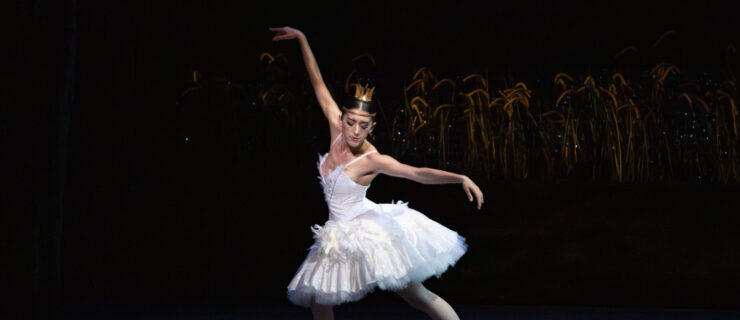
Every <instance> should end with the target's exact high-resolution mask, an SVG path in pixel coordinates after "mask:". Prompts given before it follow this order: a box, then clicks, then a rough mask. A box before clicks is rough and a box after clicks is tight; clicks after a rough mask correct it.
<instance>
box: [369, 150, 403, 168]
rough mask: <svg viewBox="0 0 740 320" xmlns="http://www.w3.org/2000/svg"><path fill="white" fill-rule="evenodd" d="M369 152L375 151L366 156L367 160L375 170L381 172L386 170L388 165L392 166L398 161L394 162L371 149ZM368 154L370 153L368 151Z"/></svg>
mask: <svg viewBox="0 0 740 320" xmlns="http://www.w3.org/2000/svg"><path fill="white" fill-rule="evenodd" d="M371 151H376V152H373V153H371V154H368V155H367V158H368V160H370V162H372V163H373V166H374V167H375V169H376V170H381V169H383V168H386V167H388V166H390V165H393V164H395V163H398V161H396V159H394V158H393V157H391V156H390V155H387V154H382V153H380V151H378V150H377V149H375V148H373V149H372V150H371ZM368 152H370V151H368Z"/></svg>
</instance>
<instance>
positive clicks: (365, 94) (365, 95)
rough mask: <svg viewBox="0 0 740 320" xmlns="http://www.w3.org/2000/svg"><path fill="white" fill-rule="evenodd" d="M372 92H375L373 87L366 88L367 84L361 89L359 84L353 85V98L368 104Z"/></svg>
mask: <svg viewBox="0 0 740 320" xmlns="http://www.w3.org/2000/svg"><path fill="white" fill-rule="evenodd" d="M373 91H375V87H372V88H368V86H367V84H366V85H365V86H364V87H363V86H361V85H360V84H355V98H357V99H359V100H361V101H365V102H370V100H371V99H372V97H373Z"/></svg>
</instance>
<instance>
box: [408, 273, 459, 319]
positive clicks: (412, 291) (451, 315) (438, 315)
mask: <svg viewBox="0 0 740 320" xmlns="http://www.w3.org/2000/svg"><path fill="white" fill-rule="evenodd" d="M396 293H398V295H400V296H401V298H403V300H406V302H408V303H409V304H410V305H411V306H412V307H414V308H416V309H418V310H420V311H422V312H424V313H426V314H427V315H429V316H430V317H432V319H434V320H459V319H460V317H458V316H457V313H455V310H453V309H452V307H451V306H450V304H448V303H447V301H445V300H444V299H442V298H440V297H439V296H437V295H436V294H434V293H433V292H431V291H429V290H428V289H427V288H425V287H424V286H423V285H422V284H421V283H415V282H411V283H409V285H408V287H406V288H404V289H402V290H398V291H396Z"/></svg>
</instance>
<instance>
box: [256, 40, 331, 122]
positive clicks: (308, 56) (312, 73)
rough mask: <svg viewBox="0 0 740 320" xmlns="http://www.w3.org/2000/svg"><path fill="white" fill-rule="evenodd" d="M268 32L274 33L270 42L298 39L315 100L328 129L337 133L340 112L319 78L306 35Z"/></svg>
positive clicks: (319, 73)
mask: <svg viewBox="0 0 740 320" xmlns="http://www.w3.org/2000/svg"><path fill="white" fill-rule="evenodd" d="M270 31H273V32H275V33H276V34H275V36H274V37H273V38H272V41H280V40H289V39H298V42H299V43H300V45H301V52H302V53H303V62H304V63H305V65H306V71H308V77H309V78H310V79H311V85H312V86H313V90H314V92H315V93H316V99H318V100H319V104H320V105H321V109H322V110H323V111H324V116H326V119H327V120H328V121H329V127H330V128H332V130H334V129H336V130H337V131H340V130H341V124H340V123H339V117H340V116H341V115H342V112H341V111H340V110H339V107H338V106H337V103H336V102H335V101H334V99H333V98H332V97H331V93H329V89H327V88H326V84H325V83H324V79H323V78H322V77H321V72H320V71H319V65H318V64H317V63H316V58H314V56H313V52H312V51H311V47H309V46H308V40H306V35H304V34H303V32H301V31H300V30H298V29H294V28H291V27H282V28H270Z"/></svg>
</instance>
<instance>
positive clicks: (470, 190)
mask: <svg viewBox="0 0 740 320" xmlns="http://www.w3.org/2000/svg"><path fill="white" fill-rule="evenodd" d="M462 187H463V190H465V193H466V194H467V195H468V201H470V202H473V196H475V199H476V200H477V202H478V205H477V208H478V210H480V207H481V206H482V205H483V192H481V191H480V188H478V186H477V185H476V184H475V183H474V182H473V180H470V178H468V177H465V178H464V179H463V182H462Z"/></svg>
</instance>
